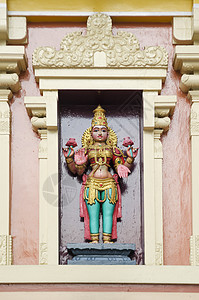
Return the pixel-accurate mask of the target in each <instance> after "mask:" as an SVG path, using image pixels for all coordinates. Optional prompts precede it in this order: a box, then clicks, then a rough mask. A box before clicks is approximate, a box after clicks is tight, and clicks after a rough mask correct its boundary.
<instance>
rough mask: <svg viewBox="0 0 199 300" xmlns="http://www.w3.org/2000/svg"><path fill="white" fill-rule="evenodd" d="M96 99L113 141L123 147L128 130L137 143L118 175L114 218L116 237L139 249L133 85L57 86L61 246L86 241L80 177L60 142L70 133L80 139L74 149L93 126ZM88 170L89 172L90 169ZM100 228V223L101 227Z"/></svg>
mask: <svg viewBox="0 0 199 300" xmlns="http://www.w3.org/2000/svg"><path fill="white" fill-rule="evenodd" d="M98 104H100V105H101V106H102V107H103V108H104V109H105V110H106V117H107V121H108V126H109V127H111V128H112V129H113V130H114V131H115V133H116V134H117V137H118V145H117V146H118V147H119V148H120V149H121V150H123V151H124V152H125V149H126V148H125V147H124V146H123V145H122V143H123V138H124V137H127V136H129V137H130V138H131V139H132V140H133V142H134V146H135V147H139V154H138V156H137V158H136V160H135V162H134V166H133V169H132V172H131V174H130V175H129V176H128V178H125V179H120V187H121V192H122V218H121V220H118V223H117V232H118V239H117V241H116V242H117V243H134V244H136V248H137V249H143V178H142V177H143V176H142V174H143V159H142V155H143V154H142V149H143V145H142V144H143V141H142V133H143V108H142V91H132V90H100V91H99V90H61V91H59V102H58V120H59V203H60V205H59V220H60V247H61V248H63V247H65V246H66V244H67V243H82V242H84V222H83V220H81V219H80V216H79V194H80V188H81V183H82V180H81V177H78V176H74V175H73V174H71V173H70V172H69V171H68V169H67V165H66V162H65V158H64V156H63V153H62V147H64V146H65V144H66V142H67V141H68V139H69V138H72V137H73V138H75V139H76V141H77V144H78V146H77V147H76V148H75V150H77V149H79V148H81V137H82V134H83V133H84V131H85V130H86V129H87V128H88V127H90V126H91V121H92V118H93V110H94V109H95V108H96V107H97V105H98ZM87 172H88V173H89V169H88V171H87ZM112 172H113V170H112ZM101 218H102V216H101ZM100 224H102V220H100ZM101 230H102V226H101V227H100V232H101ZM100 242H102V241H100ZM60 255H62V254H60ZM60 260H61V259H60Z"/></svg>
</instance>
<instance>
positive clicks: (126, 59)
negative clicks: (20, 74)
mask: <svg viewBox="0 0 199 300" xmlns="http://www.w3.org/2000/svg"><path fill="white" fill-rule="evenodd" d="M33 66H34V67H35V68H92V67H93V68H95V67H107V68H151V67H152V68H167V66H168V53H167V52H166V50H165V49H164V48H163V47H160V46H150V47H147V48H145V49H144V50H140V45H139V42H138V40H137V39H136V37H135V36H134V35H133V34H132V33H130V32H125V31H118V32H117V34H116V35H113V33H112V20H111V18H110V17H109V16H107V15H105V14H101V13H97V14H94V15H92V16H90V17H89V18H88V20H87V33H86V35H83V34H82V32H81V31H78V32H73V33H69V34H67V35H66V36H65V37H64V39H63V40H62V42H61V45H60V50H58V51H57V50H56V49H55V48H53V47H39V48H37V49H35V51H34V53H33Z"/></svg>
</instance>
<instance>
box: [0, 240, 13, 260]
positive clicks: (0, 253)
mask: <svg viewBox="0 0 199 300" xmlns="http://www.w3.org/2000/svg"><path fill="white" fill-rule="evenodd" d="M11 263H12V238H11V236H9V235H0V265H11Z"/></svg>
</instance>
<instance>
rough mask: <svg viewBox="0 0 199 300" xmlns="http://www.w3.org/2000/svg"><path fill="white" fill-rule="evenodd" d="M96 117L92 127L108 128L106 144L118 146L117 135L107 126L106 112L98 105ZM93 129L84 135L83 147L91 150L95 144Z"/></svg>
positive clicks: (95, 111)
mask: <svg viewBox="0 0 199 300" xmlns="http://www.w3.org/2000/svg"><path fill="white" fill-rule="evenodd" d="M93 112H94V117H93V120H92V123H91V124H92V127H94V126H106V128H107V130H108V138H107V140H106V144H107V145H109V146H111V147H114V146H117V135H116V133H115V132H114V131H113V130H112V129H111V128H110V127H108V124H107V119H106V117H105V112H106V111H105V110H104V109H103V108H102V107H101V106H100V105H98V107H97V108H96V109H94V111H93ZM92 127H89V128H88V129H87V130H86V131H85V132H84V134H83V136H82V147H83V148H89V147H91V146H92V145H93V144H94V140H93V137H92V134H91V132H92Z"/></svg>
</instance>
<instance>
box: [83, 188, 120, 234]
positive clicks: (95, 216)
mask: <svg viewBox="0 0 199 300" xmlns="http://www.w3.org/2000/svg"><path fill="white" fill-rule="evenodd" d="M104 193H105V191H98V198H99V199H104ZM86 194H87V197H88V194H89V188H87V191H86ZM111 194H112V189H109V196H111ZM85 201H86V206H87V209H88V214H89V224H90V233H92V234H96V233H99V213H100V204H101V205H102V216H103V233H109V234H111V233H112V223H113V212H114V209H115V204H112V203H110V202H109V199H108V196H107V198H106V200H105V201H104V202H102V203H99V202H98V201H97V200H95V204H92V205H90V204H88V200H85Z"/></svg>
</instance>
